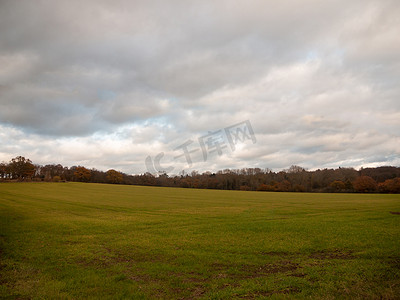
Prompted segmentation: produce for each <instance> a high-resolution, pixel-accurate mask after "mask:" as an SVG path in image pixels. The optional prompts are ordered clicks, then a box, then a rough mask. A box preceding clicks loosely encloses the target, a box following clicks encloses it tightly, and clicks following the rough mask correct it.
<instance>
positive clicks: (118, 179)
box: [106, 169, 123, 183]
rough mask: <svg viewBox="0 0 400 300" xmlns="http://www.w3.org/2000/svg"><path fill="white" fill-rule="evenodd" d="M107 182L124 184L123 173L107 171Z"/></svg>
mask: <svg viewBox="0 0 400 300" xmlns="http://www.w3.org/2000/svg"><path fill="white" fill-rule="evenodd" d="M106 179H107V182H108V183H122V182H123V176H122V173H120V172H118V171H115V170H113V169H111V170H108V171H107V177H106Z"/></svg>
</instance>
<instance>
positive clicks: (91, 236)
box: [0, 183, 400, 299]
mask: <svg viewBox="0 0 400 300" xmlns="http://www.w3.org/2000/svg"><path fill="white" fill-rule="evenodd" d="M390 212H400V196H399V195H378V194H307V193H299V194H298V193H262V192H240V191H214V190H194V189H175V188H156V187H139V186H117V185H101V184H82V183H2V184H0V226H1V227H0V242H1V244H0V247H1V253H0V255H1V266H0V276H1V277H0V283H1V287H0V297H1V298H9V299H27V298H31V299H35V298H36V299H38V298H41V299H43V298H61V299H95V298H96V299H98V298H101V299H107V298H112V299H126V298H130V299H149V298H154V299H155V298H158V299H159V298H164V299H185V298H187V299H193V298H204V299H232V298H273V299H281V298H284V299H289V298H290V299H292V298H300V299H302V298H312V299H315V298H317V299H336V298H356V299H357V298H358V299H364V298H367V299H374V298H376V299H382V298H384V299H395V298H399V295H400V279H399V278H400V215H397V214H392V213H390Z"/></svg>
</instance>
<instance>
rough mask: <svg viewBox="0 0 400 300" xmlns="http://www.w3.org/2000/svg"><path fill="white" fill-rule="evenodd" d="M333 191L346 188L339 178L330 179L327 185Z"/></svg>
mask: <svg viewBox="0 0 400 300" xmlns="http://www.w3.org/2000/svg"><path fill="white" fill-rule="evenodd" d="M329 187H330V188H331V190H332V191H333V192H340V191H342V190H344V189H345V188H346V184H345V183H344V182H343V181H341V180H335V181H332V182H331V184H330V185H329Z"/></svg>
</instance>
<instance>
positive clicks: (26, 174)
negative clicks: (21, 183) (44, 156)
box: [8, 156, 35, 180]
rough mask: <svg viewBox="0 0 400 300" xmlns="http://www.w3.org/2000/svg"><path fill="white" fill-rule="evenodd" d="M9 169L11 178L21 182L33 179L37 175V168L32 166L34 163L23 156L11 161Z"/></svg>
mask: <svg viewBox="0 0 400 300" xmlns="http://www.w3.org/2000/svg"><path fill="white" fill-rule="evenodd" d="M8 168H9V172H10V173H11V177H12V178H15V179H19V180H27V179H31V178H32V177H33V175H34V174H35V166H34V165H33V164H32V161H31V160H30V159H26V158H25V157H23V156H17V157H15V158H13V159H11V161H10V163H9V164H8Z"/></svg>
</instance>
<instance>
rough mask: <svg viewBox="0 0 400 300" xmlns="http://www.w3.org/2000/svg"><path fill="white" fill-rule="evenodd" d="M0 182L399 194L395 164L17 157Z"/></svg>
mask: <svg viewBox="0 0 400 300" xmlns="http://www.w3.org/2000/svg"><path fill="white" fill-rule="evenodd" d="M0 181H52V182H67V181H78V182H92V183H110V184H130V185H147V186H164V187H182V188H199V189H221V190H246V191H274V192H346V193H352V192H361V193H400V168H399V167H392V166H384V167H377V168H361V169H360V170H355V169H354V168H340V167H339V168H338V169H323V170H320V169H318V170H315V171H307V170H306V169H304V168H302V167H300V166H291V167H290V168H289V169H287V170H282V171H279V172H273V171H272V170H270V169H261V168H243V169H225V170H220V171H218V172H216V173H211V172H204V173H201V174H200V173H199V172H197V171H192V172H191V173H190V174H182V175H179V176H169V175H168V174H165V173H164V174H159V175H157V176H154V175H152V174H150V173H144V174H141V175H127V174H125V173H122V172H119V171H116V170H114V169H111V170H108V171H106V172H104V171H100V170H96V169H88V168H85V167H84V166H73V167H70V168H68V167H64V166H62V165H60V164H57V165H56V164H51V165H45V166H42V165H37V164H33V163H32V161H31V160H29V159H27V158H25V157H22V156H17V157H15V158H13V159H11V161H10V162H8V163H1V164H0Z"/></svg>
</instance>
